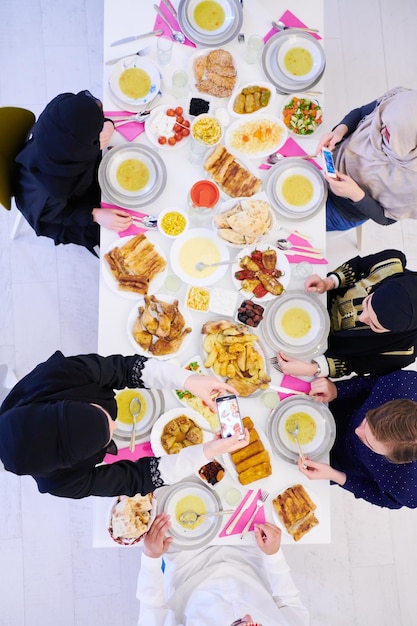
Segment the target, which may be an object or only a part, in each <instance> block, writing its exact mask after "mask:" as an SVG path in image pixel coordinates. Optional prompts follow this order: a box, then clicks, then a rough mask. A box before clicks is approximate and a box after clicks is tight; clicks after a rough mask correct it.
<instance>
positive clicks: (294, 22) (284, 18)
mask: <svg viewBox="0 0 417 626" xmlns="http://www.w3.org/2000/svg"><path fill="white" fill-rule="evenodd" d="M279 20H281V22H284V24H285V25H286V26H293V27H294V28H297V27H298V28H309V26H310V25H309V24H304V22H302V21H301V20H299V19H298V17H296V16H295V15H294V13H291V11H285V13H283V14H282V15H281V17H279V18H278V21H279ZM158 28H159V26H158ZM310 28H314V25H313V26H310ZM278 32H280V31H278V30H275V28H271V30H270V31H269V32H268V33H267V34H266V35H265V37H264V43H266V42H267V41H268V39H271V37H273V36H274V35H276V34H277V33H278ZM310 34H311V35H313V37H314V38H315V39H321V37H320V35H318V34H317V33H310Z"/></svg>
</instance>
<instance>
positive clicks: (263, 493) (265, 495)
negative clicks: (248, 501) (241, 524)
mask: <svg viewBox="0 0 417 626" xmlns="http://www.w3.org/2000/svg"><path fill="white" fill-rule="evenodd" d="M268 496H269V493H268V492H267V491H265V490H262V491H261V495H260V496H259V498H258V499H257V501H256V507H255V510H254V512H253V513H252V515H251V516H250V518H249V519H248V522H247V524H246V526H245V528H244V529H243V530H242V534H241V535H240V538H241V539H243V537H244V536H245V535H246V533H247V532H248V530H249V528H250V527H251V524H252V522H253V520H254V519H255V517H256V514H257V512H258V511H259V509H260V508H261V506H263V504H264V502H265V501H266V499H267V498H268Z"/></svg>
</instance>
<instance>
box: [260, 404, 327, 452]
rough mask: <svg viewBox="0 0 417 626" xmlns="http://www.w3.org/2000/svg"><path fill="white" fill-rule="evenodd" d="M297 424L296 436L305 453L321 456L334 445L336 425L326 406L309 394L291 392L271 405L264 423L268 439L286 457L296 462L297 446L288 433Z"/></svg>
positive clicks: (276, 450)
mask: <svg viewBox="0 0 417 626" xmlns="http://www.w3.org/2000/svg"><path fill="white" fill-rule="evenodd" d="M296 427H298V433H297V438H298V441H299V444H300V446H301V449H302V451H303V453H304V454H306V455H308V457H309V458H311V459H313V460H319V459H321V458H322V457H323V456H324V455H325V454H327V453H328V452H329V451H330V449H331V448H332V446H333V443H334V440H335V436H336V425H335V421H334V418H333V415H332V414H331V412H330V411H329V409H328V407H327V406H326V405H324V404H322V403H318V402H316V401H315V400H314V399H313V398H310V397H309V396H290V397H288V398H285V399H284V400H282V402H281V403H280V404H279V405H278V407H277V408H276V409H274V410H273V411H272V412H271V413H270V415H269V417H268V420H267V423H266V433H267V436H268V441H269V442H270V444H271V446H272V448H273V450H274V451H275V452H276V453H277V454H278V455H279V456H280V457H281V458H282V459H284V460H285V461H287V462H289V463H297V460H298V457H299V448H298V444H297V441H296V439H295V437H294V436H293V435H292V434H291V433H293V432H294V430H295V429H296Z"/></svg>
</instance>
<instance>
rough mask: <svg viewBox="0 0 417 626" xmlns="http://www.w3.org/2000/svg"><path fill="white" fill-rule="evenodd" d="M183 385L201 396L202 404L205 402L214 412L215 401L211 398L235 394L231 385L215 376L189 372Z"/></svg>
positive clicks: (195, 394)
mask: <svg viewBox="0 0 417 626" xmlns="http://www.w3.org/2000/svg"><path fill="white" fill-rule="evenodd" d="M184 387H185V389H186V390H187V391H190V392H191V393H192V394H193V395H194V396H198V397H199V398H201V400H202V401H203V402H204V404H207V406H208V407H209V408H210V409H211V410H212V411H214V412H216V403H215V402H214V400H213V398H217V396H224V395H225V394H228V393H234V394H236V390H235V389H234V388H233V387H232V386H231V385H228V384H227V383H223V382H221V381H220V380H218V378H216V376H205V375H200V374H191V376H189V377H188V378H186V380H185V383H184ZM236 395H237V394H236Z"/></svg>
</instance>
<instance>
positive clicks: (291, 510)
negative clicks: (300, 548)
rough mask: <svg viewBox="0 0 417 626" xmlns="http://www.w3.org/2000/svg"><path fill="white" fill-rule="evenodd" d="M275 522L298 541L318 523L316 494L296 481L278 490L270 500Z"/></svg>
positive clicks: (318, 510)
mask: <svg viewBox="0 0 417 626" xmlns="http://www.w3.org/2000/svg"><path fill="white" fill-rule="evenodd" d="M272 515H273V518H274V521H275V523H276V524H277V525H278V526H280V528H282V529H283V531H284V532H285V533H287V534H288V535H290V536H291V537H292V538H293V539H294V541H300V540H302V539H303V537H304V536H305V535H306V534H307V533H309V532H310V531H312V530H313V529H314V528H315V527H316V526H318V524H319V523H320V522H319V520H320V507H319V504H318V500H317V496H316V494H313V492H311V491H310V489H309V488H308V489H306V488H305V487H304V486H303V485H301V483H297V484H295V485H292V486H290V487H287V488H286V489H283V490H280V491H278V493H277V495H276V496H274V498H273V500H272Z"/></svg>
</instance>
